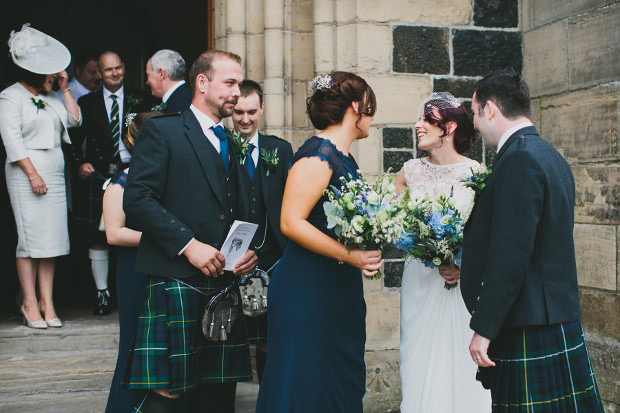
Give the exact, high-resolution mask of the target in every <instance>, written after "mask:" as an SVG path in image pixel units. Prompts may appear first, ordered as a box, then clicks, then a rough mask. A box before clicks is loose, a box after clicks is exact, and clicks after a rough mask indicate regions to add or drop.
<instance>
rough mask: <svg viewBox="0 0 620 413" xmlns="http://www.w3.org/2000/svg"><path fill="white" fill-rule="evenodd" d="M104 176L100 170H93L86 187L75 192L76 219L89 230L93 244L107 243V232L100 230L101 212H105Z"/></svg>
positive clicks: (89, 239) (89, 238)
mask: <svg viewBox="0 0 620 413" xmlns="http://www.w3.org/2000/svg"><path fill="white" fill-rule="evenodd" d="M106 179H107V178H104V176H103V175H101V174H100V173H98V172H93V173H92V174H91V176H90V178H88V181H86V183H87V185H86V188H83V187H82V188H81V190H80V191H79V192H78V193H77V194H74V198H75V202H74V203H75V217H76V220H77V221H78V222H79V223H80V225H82V226H83V227H84V228H86V230H87V234H88V241H89V243H90V244H91V245H93V244H106V243H107V240H106V236H105V232H103V231H99V223H100V222H101V214H102V213H103V192H104V191H103V184H104V183H105V181H106Z"/></svg>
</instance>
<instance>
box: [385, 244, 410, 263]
mask: <svg viewBox="0 0 620 413" xmlns="http://www.w3.org/2000/svg"><path fill="white" fill-rule="evenodd" d="M404 255H405V254H404V253H403V251H402V250H399V249H398V248H396V247H393V246H392V245H388V246H386V247H385V248H383V255H382V256H383V258H384V259H386V260H389V259H402V258H403V256H404Z"/></svg>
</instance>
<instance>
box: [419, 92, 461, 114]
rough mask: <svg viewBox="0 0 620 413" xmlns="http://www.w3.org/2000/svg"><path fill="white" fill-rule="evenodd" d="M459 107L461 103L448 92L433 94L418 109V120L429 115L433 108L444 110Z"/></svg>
mask: <svg viewBox="0 0 620 413" xmlns="http://www.w3.org/2000/svg"><path fill="white" fill-rule="evenodd" d="M460 106H461V102H460V101H459V100H458V99H457V98H455V97H454V95H452V93H450V92H435V93H432V94H431V95H429V96H428V97H427V98H426V99H424V102H422V104H421V105H420V108H419V109H418V119H422V118H424V117H426V115H428V114H429V113H432V112H433V108H436V109H439V110H444V109H456V108H458V107H460Z"/></svg>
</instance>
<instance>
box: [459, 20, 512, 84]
mask: <svg viewBox="0 0 620 413" xmlns="http://www.w3.org/2000/svg"><path fill="white" fill-rule="evenodd" d="M452 33H453V34H452V55H453V56H454V74H455V75H457V76H484V75H486V74H488V73H489V72H490V71H492V70H494V69H498V68H503V67H509V66H510V67H513V68H514V69H515V70H516V71H518V72H520V71H521V67H522V62H523V58H522V56H521V34H520V33H516V32H504V31H495V30H484V31H483V30H453V32H452Z"/></svg>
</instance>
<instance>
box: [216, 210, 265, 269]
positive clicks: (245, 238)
mask: <svg viewBox="0 0 620 413" xmlns="http://www.w3.org/2000/svg"><path fill="white" fill-rule="evenodd" d="M257 229H258V225H257V224H253V223H251V222H245V221H237V220H235V222H233V224H232V226H231V227H230V231H228V235H227V236H226V241H224V244H222V249H220V252H221V253H222V254H223V255H224V258H225V259H226V266H224V270H226V271H232V270H233V269H234V268H235V264H236V263H237V261H239V260H240V259H241V258H243V256H244V255H245V253H246V251H247V250H248V248H249V247H250V243H251V242H252V238H254V234H255V233H256V230H257Z"/></svg>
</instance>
